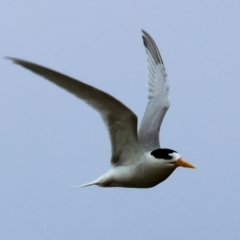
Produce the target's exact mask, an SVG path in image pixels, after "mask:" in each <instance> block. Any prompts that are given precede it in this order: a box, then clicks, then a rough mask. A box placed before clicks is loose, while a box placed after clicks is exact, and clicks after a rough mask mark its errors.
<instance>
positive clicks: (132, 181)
mask: <svg viewBox="0 0 240 240" xmlns="http://www.w3.org/2000/svg"><path fill="white" fill-rule="evenodd" d="M173 171H174V169H172V168H170V169H164V171H163V169H158V168H156V166H155V167H154V168H151V167H147V168H146V166H142V165H141V164H139V165H138V166H119V167H115V168H113V169H111V170H110V171H109V172H107V173H106V175H105V177H104V179H103V181H101V183H100V184H99V186H102V187H126V188H151V187H154V186H156V185H157V184H159V183H161V182H163V181H164V180H166V179H167V178H168V177H169V176H170V175H171V173H172V172H173Z"/></svg>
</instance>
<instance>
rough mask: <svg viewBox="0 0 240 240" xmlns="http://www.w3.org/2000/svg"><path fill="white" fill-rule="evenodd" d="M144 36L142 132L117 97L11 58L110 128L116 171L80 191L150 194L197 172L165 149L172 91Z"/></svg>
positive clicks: (148, 38) (156, 53) (152, 46)
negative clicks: (163, 129) (162, 135)
mask: <svg viewBox="0 0 240 240" xmlns="http://www.w3.org/2000/svg"><path fill="white" fill-rule="evenodd" d="M142 33H143V35H142V38H143V43H144V46H145V48H146V53H147V71H148V105H147V109H146V112H145V115H144V117H143V120H142V123H141V126H140V129H139V132H137V117H136V115H135V114H134V113H133V112H132V111H131V110H130V109H129V108H128V107H127V106H125V105H124V104H123V103H122V102H120V101H119V100H117V99H116V98H114V97H113V96H111V95H109V94H107V93H105V92H103V91H101V90H99V89H97V88H94V87H92V86H90V85H87V84H85V83H83V82H80V81H78V80H75V79H73V78H71V77H68V76H66V75H63V74H61V73H58V72H56V71H53V70H51V69H48V68H45V67H43V66H40V65H37V64H34V63H31V62H28V61H25V60H21V59H17V58H8V59H10V60H12V61H13V62H14V63H15V64H18V65H21V66H22V67H24V68H27V69H29V70H31V71H32V72H34V73H36V74H39V75H41V76H43V77H44V78H46V79H48V80H49V81H51V82H53V83H54V84H56V85H58V86H59V87H62V88H64V89H65V90H67V91H68V92H70V93H72V94H74V95H75V96H76V97H78V98H80V99H82V100H83V101H85V102H86V103H87V104H89V105H90V106H92V107H93V108H94V109H95V110H97V111H98V112H99V113H100V115H101V117H102V119H103V121H104V123H105V124H106V126H107V128H108V131H109V136H110V139H111V145H112V157H111V166H112V167H111V169H110V170H109V171H107V172H106V173H105V174H104V175H102V176H101V177H99V178H97V179H96V180H94V181H92V182H89V183H87V184H83V185H80V186H77V187H85V186H90V185H98V186H100V187H129V188H150V187H153V186H155V185H157V184H159V183H161V182H162V181H164V180H165V179H167V178H168V177H169V176H170V175H171V173H172V172H173V171H174V170H175V169H176V168H177V167H178V166H182V167H188V168H194V166H193V165H192V164H190V163H188V162H186V161H185V160H183V159H182V157H181V155H180V154H179V153H178V152H176V151H174V150H171V149H166V148H160V144H159V130H160V126H161V123H162V120H163V118H164V116H165V113H166V112H167V110H168V108H169V105H170V103H169V85H168V81H167V74H166V71H165V67H164V64H163V61H162V57H161V55H160V53H159V51H158V48H157V46H156V44H155V42H154V41H153V39H152V37H151V36H150V35H149V34H148V33H147V32H146V31H143V30H142Z"/></svg>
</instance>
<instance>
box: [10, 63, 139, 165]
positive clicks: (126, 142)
mask: <svg viewBox="0 0 240 240" xmlns="http://www.w3.org/2000/svg"><path fill="white" fill-rule="evenodd" d="M8 59H10V60H12V61H13V62H14V63H15V64H18V65H20V66H22V67H24V68H27V69H29V70H31V71H32V72H34V73H36V74H39V75H41V76H42V77H44V78H46V79H48V80H49V81H51V82H52V83H54V84H56V85H58V86H59V87H62V88H64V89H65V90H67V91H68V92H70V93H72V94H74V95H75V96H76V97H78V98H80V99H82V100H84V101H85V102H86V103H87V104H89V105H90V106H92V107H93V108H94V109H95V110H97V111H98V112H99V113H100V114H101V116H102V118H103V120H104V122H105V124H106V126H107V128H108V131H109V135H110V139H111V145H112V159H111V164H113V165H122V164H128V163H130V162H129V160H130V159H134V158H133V157H131V156H135V154H136V155H138V154H140V153H142V152H141V148H140V146H139V143H138V136H137V117H136V115H135V114H134V113H133V112H132V111H131V110H130V109H129V108H128V107H126V106H125V105H124V104H123V103H121V102H120V101H118V100H117V99H115V98H114V97H112V96H111V95H109V94H107V93H105V92H103V91H101V90H99V89H97V88H94V87H92V86H90V85H87V84H85V83H83V82H80V81H78V80H75V79H73V78H70V77H68V76H66V75H63V74H61V73H58V72H56V71H53V70H51V69H48V68H45V67H43V66H40V65H37V64H34V63H31V62H28V61H25V60H21V59H17V58H8Z"/></svg>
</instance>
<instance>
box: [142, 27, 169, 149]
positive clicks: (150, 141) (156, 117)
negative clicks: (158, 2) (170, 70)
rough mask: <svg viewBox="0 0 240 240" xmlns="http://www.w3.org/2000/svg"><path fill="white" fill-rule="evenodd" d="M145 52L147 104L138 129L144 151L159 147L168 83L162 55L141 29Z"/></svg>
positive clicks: (166, 103) (167, 105) (167, 106)
mask: <svg viewBox="0 0 240 240" xmlns="http://www.w3.org/2000/svg"><path fill="white" fill-rule="evenodd" d="M142 32H143V36H142V37H143V43H144V46H145V48H146V53H147V71H148V106H147V109H146V111H145V114H144V117H143V120H142V122H141V126H140V129H139V134H138V135H139V142H140V145H141V147H142V149H143V150H144V151H152V150H154V149H157V148H160V143H159V131H160V126H161V123H162V121H163V118H164V116H165V114H166V112H167V110H168V108H169V105H170V102H169V85H168V81H167V73H166V70H165V67H164V64H163V60H162V57H161V55H160V53H159V51H158V48H157V46H156V44H155V42H154V41H153V39H152V37H151V36H150V35H149V34H148V33H147V32H145V31H143V30H142Z"/></svg>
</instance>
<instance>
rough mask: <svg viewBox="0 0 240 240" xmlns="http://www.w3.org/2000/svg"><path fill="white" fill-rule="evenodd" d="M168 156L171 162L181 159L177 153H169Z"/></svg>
mask: <svg viewBox="0 0 240 240" xmlns="http://www.w3.org/2000/svg"><path fill="white" fill-rule="evenodd" d="M168 155H169V156H171V157H172V158H173V160H178V159H179V158H181V155H180V154H179V153H177V152H173V153H169V154H168Z"/></svg>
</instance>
